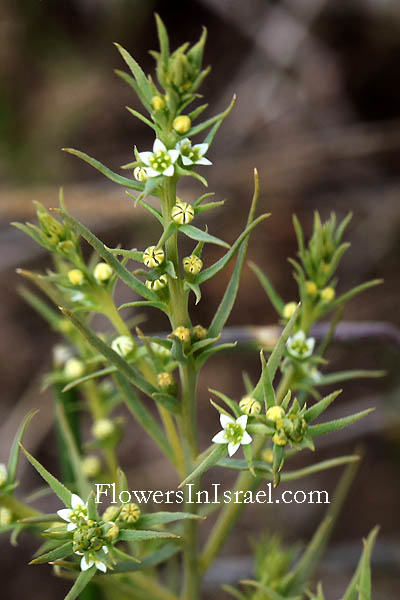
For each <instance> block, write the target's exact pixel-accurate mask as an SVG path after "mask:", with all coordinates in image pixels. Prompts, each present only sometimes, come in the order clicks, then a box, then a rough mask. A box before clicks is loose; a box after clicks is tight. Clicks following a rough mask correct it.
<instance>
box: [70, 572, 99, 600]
mask: <svg viewBox="0 0 400 600" xmlns="http://www.w3.org/2000/svg"><path fill="white" fill-rule="evenodd" d="M96 571H97V569H96V566H95V565H93V566H92V567H90V569H88V570H87V571H81V572H80V573H79V575H78V577H77V578H76V581H75V583H74V585H73V586H72V588H71V589H70V591H69V592H68V594H67V595H66V596H65V598H64V600H76V598H78V596H79V594H80V593H81V592H83V590H84V589H85V587H86V586H87V585H88V583H89V582H90V580H91V579H93V577H94V576H95V574H96Z"/></svg>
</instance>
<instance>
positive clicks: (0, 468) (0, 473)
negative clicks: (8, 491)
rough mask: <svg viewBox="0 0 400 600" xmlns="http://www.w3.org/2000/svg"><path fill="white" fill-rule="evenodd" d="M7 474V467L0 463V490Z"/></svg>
mask: <svg viewBox="0 0 400 600" xmlns="http://www.w3.org/2000/svg"><path fill="white" fill-rule="evenodd" d="M7 479H8V473H7V467H6V465H5V464H4V463H0V488H1V487H3V485H4V484H5V483H6V482H7Z"/></svg>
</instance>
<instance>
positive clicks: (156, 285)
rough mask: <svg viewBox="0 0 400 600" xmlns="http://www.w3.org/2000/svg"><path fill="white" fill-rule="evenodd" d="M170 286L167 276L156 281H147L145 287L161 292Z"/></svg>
mask: <svg viewBox="0 0 400 600" xmlns="http://www.w3.org/2000/svg"><path fill="white" fill-rule="evenodd" d="M167 284H168V279H167V276H166V275H161V277H159V278H158V279H154V281H151V280H150V279H147V280H146V281H145V282H144V285H145V286H146V287H147V288H149V290H154V291H155V292H159V291H160V290H162V289H164V288H165V287H166V286H167Z"/></svg>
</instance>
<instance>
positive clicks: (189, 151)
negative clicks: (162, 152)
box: [181, 144, 201, 162]
mask: <svg viewBox="0 0 400 600" xmlns="http://www.w3.org/2000/svg"><path fill="white" fill-rule="evenodd" d="M181 154H182V155H183V156H187V158H190V160H192V161H193V162H197V161H198V160H200V158H201V154H200V150H199V149H198V148H193V147H192V146H191V145H190V144H185V145H184V146H182V148H181Z"/></svg>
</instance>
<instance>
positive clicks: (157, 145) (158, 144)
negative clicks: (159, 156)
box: [153, 138, 167, 152]
mask: <svg viewBox="0 0 400 600" xmlns="http://www.w3.org/2000/svg"><path fill="white" fill-rule="evenodd" d="M166 151H167V149H166V147H165V145H164V144H163V143H162V141H161V140H159V139H158V138H156V139H155V140H154V144H153V152H166Z"/></svg>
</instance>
